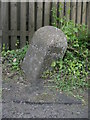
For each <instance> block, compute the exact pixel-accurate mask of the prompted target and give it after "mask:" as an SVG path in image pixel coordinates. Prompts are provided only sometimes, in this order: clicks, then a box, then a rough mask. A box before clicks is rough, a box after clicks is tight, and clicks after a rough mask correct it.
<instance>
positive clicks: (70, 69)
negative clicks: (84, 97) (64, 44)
mask: <svg viewBox="0 0 90 120" xmlns="http://www.w3.org/2000/svg"><path fill="white" fill-rule="evenodd" d="M59 11H60V14H61V12H62V5H61V4H60V8H59ZM69 11H70V10H68V14H69V13H70V12H69ZM52 12H53V18H54V23H53V26H55V27H57V28H60V29H61V30H62V31H63V32H64V33H65V35H66V37H67V41H68V48H67V51H66V54H65V56H64V59H63V60H61V59H60V60H58V61H53V63H52V64H51V67H52V71H51V72H52V74H53V76H54V79H55V82H56V86H57V88H58V89H60V90H62V91H74V90H78V89H79V90H81V89H83V90H84V89H86V88H88V87H89V86H88V73H89V70H90V68H89V49H88V44H89V35H88V30H87V26H86V25H80V24H76V25H75V24H74V22H73V21H71V20H70V21H67V20H66V17H65V16H64V17H63V18H58V17H57V15H56V11H55V9H54V8H53V10H52ZM48 73H49V72H48ZM44 77H46V76H45V72H44ZM47 77H50V75H49V74H48V76H47ZM52 78H53V77H52Z"/></svg>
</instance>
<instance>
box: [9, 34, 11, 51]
mask: <svg viewBox="0 0 90 120" xmlns="http://www.w3.org/2000/svg"><path fill="white" fill-rule="evenodd" d="M9 50H11V36H9Z"/></svg>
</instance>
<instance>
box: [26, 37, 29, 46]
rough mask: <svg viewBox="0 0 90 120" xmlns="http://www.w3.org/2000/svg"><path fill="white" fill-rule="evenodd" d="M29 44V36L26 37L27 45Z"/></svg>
mask: <svg viewBox="0 0 90 120" xmlns="http://www.w3.org/2000/svg"><path fill="white" fill-rule="evenodd" d="M27 44H29V36H26V45H27Z"/></svg>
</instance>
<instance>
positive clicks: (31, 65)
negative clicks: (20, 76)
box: [22, 26, 67, 85]
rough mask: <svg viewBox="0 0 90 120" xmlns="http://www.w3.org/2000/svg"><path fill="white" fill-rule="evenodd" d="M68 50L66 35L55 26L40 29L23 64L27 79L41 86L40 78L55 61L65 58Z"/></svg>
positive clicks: (34, 36)
mask: <svg viewBox="0 0 90 120" xmlns="http://www.w3.org/2000/svg"><path fill="white" fill-rule="evenodd" d="M66 49H67V39H66V37H65V35H64V33H63V32H62V31H61V30H60V29H58V28H56V27H53V26H45V27H41V28H40V29H38V30H37V31H36V32H35V34H34V35H33V38H32V40H31V44H30V46H29V49H28V51H27V53H26V56H25V58H24V60H23V63H22V69H23V71H24V73H25V74H26V77H27V79H28V80H30V82H31V83H32V84H33V85H34V84H35V85H39V83H40V81H39V77H40V75H41V74H42V72H43V71H44V70H46V69H48V68H49V67H50V65H51V63H52V62H53V61H54V60H57V59H59V58H61V59H62V58H63V56H64V54H65V52H66Z"/></svg>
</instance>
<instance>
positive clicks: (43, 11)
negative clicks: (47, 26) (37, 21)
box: [42, 2, 45, 27]
mask: <svg viewBox="0 0 90 120" xmlns="http://www.w3.org/2000/svg"><path fill="white" fill-rule="evenodd" d="M44 9H45V2H43V10H42V27H43V26H44V17H45V16H44Z"/></svg>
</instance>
